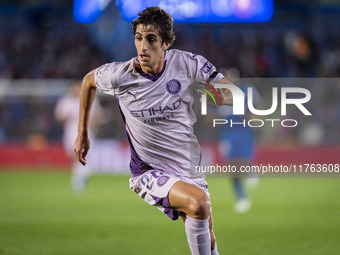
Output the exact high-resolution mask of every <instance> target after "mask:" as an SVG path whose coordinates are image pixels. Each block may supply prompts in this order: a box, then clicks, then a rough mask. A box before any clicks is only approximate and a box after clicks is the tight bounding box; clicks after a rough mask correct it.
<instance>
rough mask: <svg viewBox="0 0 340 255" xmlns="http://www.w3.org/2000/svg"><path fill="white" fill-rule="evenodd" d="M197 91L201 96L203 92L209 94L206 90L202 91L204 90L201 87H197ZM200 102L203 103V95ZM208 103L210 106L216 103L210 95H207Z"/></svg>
mask: <svg viewBox="0 0 340 255" xmlns="http://www.w3.org/2000/svg"><path fill="white" fill-rule="evenodd" d="M196 91H197V93H198V94H200V96H201V95H202V94H207V93H206V92H204V91H202V90H200V89H197V90H196ZM200 103H202V96H201V97H200ZM207 105H208V106H215V103H214V101H213V100H212V99H211V97H210V96H207Z"/></svg>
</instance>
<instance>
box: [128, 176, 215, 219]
mask: <svg viewBox="0 0 340 255" xmlns="http://www.w3.org/2000/svg"><path fill="white" fill-rule="evenodd" d="M178 181H185V182H188V183H191V184H193V185H196V186H198V187H199V188H201V189H203V190H204V191H205V192H207V194H208V195H209V193H208V190H207V188H208V185H207V183H206V181H205V180H204V179H198V180H197V179H195V180H193V179H189V178H178V177H175V176H172V175H169V174H166V173H164V172H163V171H159V170H149V171H147V172H145V173H144V174H142V175H140V176H137V177H131V178H130V188H131V189H132V190H133V191H134V192H136V193H137V194H138V195H139V196H140V197H141V198H142V199H143V200H144V201H145V202H147V203H148V204H150V205H153V206H156V207H157V208H158V209H159V210H160V211H162V212H163V213H165V214H166V215H167V216H168V217H169V218H170V219H172V220H177V219H178V216H179V214H180V212H179V211H176V210H175V209H174V208H172V207H171V206H170V203H169V197H168V195H169V192H170V189H171V188H172V186H173V185H174V184H175V183H176V182H178Z"/></svg>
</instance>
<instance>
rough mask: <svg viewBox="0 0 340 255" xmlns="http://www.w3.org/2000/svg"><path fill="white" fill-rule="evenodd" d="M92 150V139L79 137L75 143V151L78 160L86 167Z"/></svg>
mask: <svg viewBox="0 0 340 255" xmlns="http://www.w3.org/2000/svg"><path fill="white" fill-rule="evenodd" d="M89 149H90V139H89V138H88V137H87V136H84V135H78V136H77V139H76V141H75V143H74V146H73V150H74V152H75V154H76V158H77V160H78V161H79V162H80V163H81V164H82V165H83V166H85V165H86V155H87V152H88V151H89Z"/></svg>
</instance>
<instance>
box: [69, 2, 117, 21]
mask: <svg viewBox="0 0 340 255" xmlns="http://www.w3.org/2000/svg"><path fill="white" fill-rule="evenodd" d="M110 2H111V0H73V17H74V19H75V21H77V22H79V23H91V22H93V21H95V20H96V19H97V18H98V17H99V15H100V14H101V13H102V11H103V10H104V9H105V8H106V6H107V5H108V4H109V3H110Z"/></svg>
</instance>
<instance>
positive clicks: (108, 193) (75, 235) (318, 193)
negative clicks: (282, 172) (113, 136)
mask: <svg viewBox="0 0 340 255" xmlns="http://www.w3.org/2000/svg"><path fill="white" fill-rule="evenodd" d="M69 178H70V176H69V174H67V173H54V172H34V173H17V172H13V173H10V172H1V173H0V254H1V255H2V254H6V255H10V254H11V255H12V254H13V255H14V254H23V255H30V254H32V255H37V254H39V255H51V254H56V255H57V254H58V255H60V254H63V255H67V254H70V255H78V254H79V255H80V254H81V255H87V254H91V255H94V254H100V255H104V254H110V255H112V254H119V255H130V254H131V255H137V254H138V255H142V254H145V255H154V254H155V255H158V254H160V255H167V254H169V255H170V254H171V255H172V254H178V255H182V254H190V252H189V248H188V245H187V242H186V237H185V233H184V226H183V223H182V222H181V221H180V220H178V221H175V222H172V221H171V220H169V219H168V218H167V217H166V216H165V215H163V214H162V213H161V212H160V211H158V210H157V209H156V208H152V207H151V206H149V205H147V204H146V203H145V202H144V201H142V200H141V199H140V198H139V197H138V196H137V195H136V194H134V193H133V192H132V191H131V190H130V189H129V187H128V177H127V176H94V177H92V178H91V180H90V183H89V186H88V189H87V190H86V191H85V192H83V193H81V194H76V193H74V192H72V190H71V189H70V187H69ZM208 183H209V191H210V193H211V198H212V204H213V214H214V222H215V233H216V236H217V240H218V247H219V251H220V254H221V255H223V254H240V255H248V254H249V255H250V254H251V255H255V254H268V255H273V254H275V255H280V254H282V255H287V254H290V255H294V254H296V255H303V254H306V255H307V254H308V255H324V254H329V255H332V254H339V250H340V242H339V240H340V185H339V184H340V179H262V180H261V181H260V185H259V187H258V188H257V189H256V190H254V191H251V192H250V198H251V200H252V203H253V206H252V208H251V210H250V212H249V213H247V214H244V215H236V214H234V213H233V212H232V206H233V203H234V197H233V193H232V189H231V185H230V181H229V180H228V179H222V178H216V179H208Z"/></svg>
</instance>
